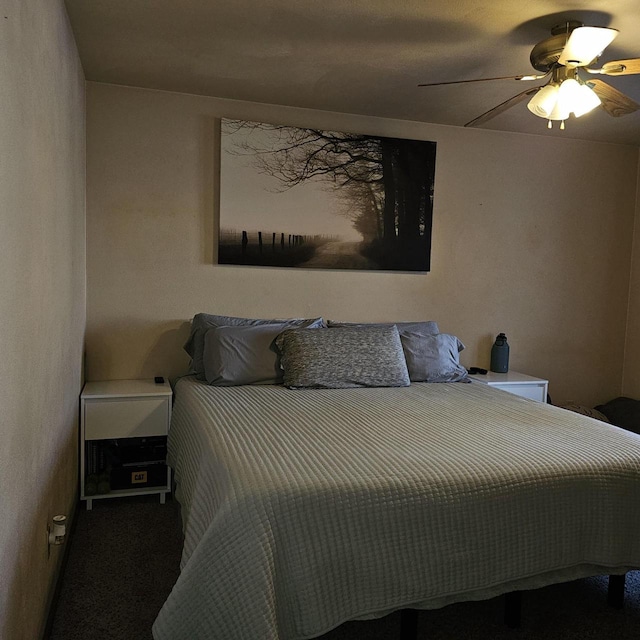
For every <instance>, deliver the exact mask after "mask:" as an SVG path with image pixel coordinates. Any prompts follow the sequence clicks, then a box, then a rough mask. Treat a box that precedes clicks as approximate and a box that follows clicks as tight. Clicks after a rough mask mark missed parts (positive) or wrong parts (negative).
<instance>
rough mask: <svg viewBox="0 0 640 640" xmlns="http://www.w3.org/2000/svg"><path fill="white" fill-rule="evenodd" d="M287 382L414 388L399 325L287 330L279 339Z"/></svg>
mask: <svg viewBox="0 0 640 640" xmlns="http://www.w3.org/2000/svg"><path fill="white" fill-rule="evenodd" d="M276 345H277V346H278V348H279V349H280V352H281V366H282V368H283V369H284V384H285V385H286V386H287V387H291V388H294V389H296V388H304V387H314V388H324V389H347V388H351V387H406V386H408V385H409V384H410V380H409V373H408V372H407V363H406V362H405V359H404V353H403V351H402V343H401V342H400V335H399V334H398V329H397V328H396V327H395V326H393V325H392V326H390V327H342V328H338V329H330V330H328V331H305V330H300V329H288V330H286V331H284V332H283V333H281V334H280V335H279V336H278V338H277V339H276Z"/></svg>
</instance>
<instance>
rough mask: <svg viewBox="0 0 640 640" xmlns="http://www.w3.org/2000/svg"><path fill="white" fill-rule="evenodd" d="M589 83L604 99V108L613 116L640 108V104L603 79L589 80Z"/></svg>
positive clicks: (623, 114) (601, 98)
mask: <svg viewBox="0 0 640 640" xmlns="http://www.w3.org/2000/svg"><path fill="white" fill-rule="evenodd" d="M588 84H589V85H590V86H591V87H592V88H593V90H594V91H595V92H596V95H597V96H598V98H600V100H602V108H603V109H604V110H605V111H606V112H607V113H608V114H609V115H611V116H615V117H616V118H617V117H619V116H625V115H627V114H628V113H633V112H634V111H637V110H638V109H640V104H638V103H637V102H634V101H633V100H632V99H631V98H629V97H628V96H625V95H624V93H622V92H620V91H618V90H617V89H614V88H613V87H612V86H611V85H610V84H607V83H606V82H604V81H603V80H589V83H588Z"/></svg>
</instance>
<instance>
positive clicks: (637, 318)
mask: <svg viewBox="0 0 640 640" xmlns="http://www.w3.org/2000/svg"><path fill="white" fill-rule="evenodd" d="M639 154H640V151H639ZM622 393H623V395H626V396H630V397H631V398H636V399H639V400H640V169H639V171H638V191H637V194H636V222H635V229H634V233H633V259H632V266H631V284H630V287H629V317H628V320H627V341H626V349H625V358H624V384H623V388H622Z"/></svg>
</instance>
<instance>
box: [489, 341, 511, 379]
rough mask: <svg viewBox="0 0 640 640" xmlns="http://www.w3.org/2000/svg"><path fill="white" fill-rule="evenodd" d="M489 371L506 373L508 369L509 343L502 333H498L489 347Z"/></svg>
mask: <svg viewBox="0 0 640 640" xmlns="http://www.w3.org/2000/svg"><path fill="white" fill-rule="evenodd" d="M491 371H494V372H495V373H507V371H509V345H508V344H507V336H505V335H504V333H500V334H498V336H497V337H496V341H495V342H494V343H493V346H492V347H491Z"/></svg>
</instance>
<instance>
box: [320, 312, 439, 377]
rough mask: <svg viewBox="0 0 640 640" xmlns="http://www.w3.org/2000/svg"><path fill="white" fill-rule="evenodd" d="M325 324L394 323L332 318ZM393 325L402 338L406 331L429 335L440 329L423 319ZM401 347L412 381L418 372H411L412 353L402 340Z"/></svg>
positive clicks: (383, 325) (356, 325) (384, 324)
mask: <svg viewBox="0 0 640 640" xmlns="http://www.w3.org/2000/svg"><path fill="white" fill-rule="evenodd" d="M327 326H328V327H329V328H330V329H333V328H334V327H392V326H394V323H386V322H381V323H372V324H356V323H349V322H334V321H333V320H329V321H328V322H327ZM395 326H396V327H397V328H398V333H399V334H400V338H402V337H403V336H404V335H406V334H407V333H411V334H420V335H424V336H431V335H435V334H437V333H440V329H438V323H437V322H435V321H433V320H425V321H424V322H398V323H395ZM402 348H403V350H404V356H405V359H406V361H407V369H408V370H409V377H410V378H411V380H412V381H413V382H416V381H417V380H418V378H417V376H418V375H419V373H416V372H413V371H412V367H413V359H412V354H410V353H409V354H408V353H407V350H406V348H405V343H404V340H402Z"/></svg>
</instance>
